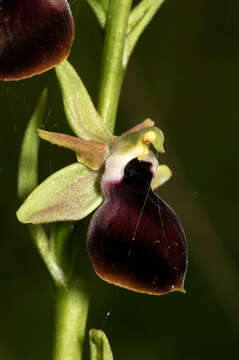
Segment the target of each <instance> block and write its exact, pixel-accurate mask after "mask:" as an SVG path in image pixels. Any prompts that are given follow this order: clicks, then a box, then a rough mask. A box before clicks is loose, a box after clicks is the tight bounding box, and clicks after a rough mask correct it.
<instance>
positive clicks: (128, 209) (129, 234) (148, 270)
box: [88, 159, 187, 295]
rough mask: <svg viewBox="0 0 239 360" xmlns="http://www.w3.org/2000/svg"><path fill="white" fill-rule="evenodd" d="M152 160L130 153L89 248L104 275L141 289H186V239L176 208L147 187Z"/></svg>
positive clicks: (95, 223)
mask: <svg viewBox="0 0 239 360" xmlns="http://www.w3.org/2000/svg"><path fill="white" fill-rule="evenodd" d="M151 180H152V173H151V163H149V162H145V161H138V160H137V159H133V160H132V161H130V162H129V163H128V164H127V166H126V167H125V170H124V177H123V179H122V180H121V181H120V182H119V183H117V184H115V183H111V184H107V186H108V187H109V191H107V194H108V195H107V198H106V199H105V202H104V204H103V205H102V206H101V207H100V208H99V209H98V211H96V213H95V215H94V216H93V218H92V220H91V224H90V229H89V233H88V252H89V255H90V258H91V260H92V263H93V265H94V268H95V271H96V273H97V274H98V275H99V276H100V277H101V278H103V279H104V280H106V281H108V282H110V283H113V284H116V285H119V286H121V287H124V288H127V289H130V290H134V291H137V292H142V293H149V294H156V295H161V294H165V293H168V292H171V291H175V290H179V291H184V288H183V283H184V277H185V272H186V267H187V245H186V239H185V235H184V231H183V228H182V226H181V223H180V221H179V219H178V218H177V216H176V214H175V213H174V211H173V210H172V209H171V208H170V207H169V206H168V205H167V204H166V203H165V202H164V201H162V200H161V199H160V197H159V196H158V195H157V194H156V193H154V192H153V191H152V190H151V187H150V183H151Z"/></svg>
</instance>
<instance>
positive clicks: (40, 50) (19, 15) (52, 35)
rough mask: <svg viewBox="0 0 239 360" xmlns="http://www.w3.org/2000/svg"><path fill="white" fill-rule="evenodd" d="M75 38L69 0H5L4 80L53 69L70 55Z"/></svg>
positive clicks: (1, 21)
mask: <svg viewBox="0 0 239 360" xmlns="http://www.w3.org/2000/svg"><path fill="white" fill-rule="evenodd" d="M73 37H74V23H73V18H72V15H71V11H70V7H69V5H68V2H67V1H66V0H1V1H0V80H20V79H24V78H27V77H31V76H34V75H37V74H41V73H42V72H44V71H47V70H49V69H51V68H52V67H54V66H55V65H57V64H59V63H60V62H62V61H63V60H64V59H65V58H66V57H67V56H68V54H69V52H70V49H71V45H72V42H73Z"/></svg>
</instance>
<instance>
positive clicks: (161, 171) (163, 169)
mask: <svg viewBox="0 0 239 360" xmlns="http://www.w3.org/2000/svg"><path fill="white" fill-rule="evenodd" d="M171 176H172V171H171V170H170V169H169V167H168V166H167V165H159V166H158V168H157V172H156V174H155V175H154V178H153V180H152V183H151V187H152V189H153V190H155V189H157V188H158V187H159V186H161V185H163V184H164V183H166V182H167V181H168V180H169V179H170V178H171Z"/></svg>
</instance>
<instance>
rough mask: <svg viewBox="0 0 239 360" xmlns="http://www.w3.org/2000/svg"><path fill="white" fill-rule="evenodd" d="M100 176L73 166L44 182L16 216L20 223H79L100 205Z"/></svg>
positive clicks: (82, 166)
mask: <svg viewBox="0 0 239 360" xmlns="http://www.w3.org/2000/svg"><path fill="white" fill-rule="evenodd" d="M102 201H103V197H102V195H101V193H100V190H99V174H98V172H96V171H92V170H90V169H88V168H87V167H86V166H84V165H82V164H79V163H75V164H72V165H69V166H67V167H65V168H63V169H61V170H59V171H57V172H56V173H55V174H53V175H51V176H50V177H49V178H47V179H46V180H45V181H44V182H43V183H42V184H40V185H39V186H38V187H37V188H36V189H35V190H34V191H33V192H32V193H31V194H30V195H29V197H28V198H27V199H26V201H25V202H24V203H23V205H22V206H21V207H20V209H19V210H18V212H17V217H18V219H19V221H21V222H23V223H33V224H41V223H50V222H54V221H67V220H80V219H82V218H84V217H85V216H87V215H88V214H90V213H91V212H92V211H93V210H94V209H95V208H96V207H97V206H99V205H100V204H101V202H102Z"/></svg>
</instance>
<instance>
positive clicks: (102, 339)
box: [89, 329, 113, 360]
mask: <svg viewBox="0 0 239 360" xmlns="http://www.w3.org/2000/svg"><path fill="white" fill-rule="evenodd" d="M89 336H90V360H113V354H112V351H111V348H110V344H109V341H108V339H107V337H106V335H105V333H104V332H103V331H102V330H96V329H91V330H90V332H89Z"/></svg>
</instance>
